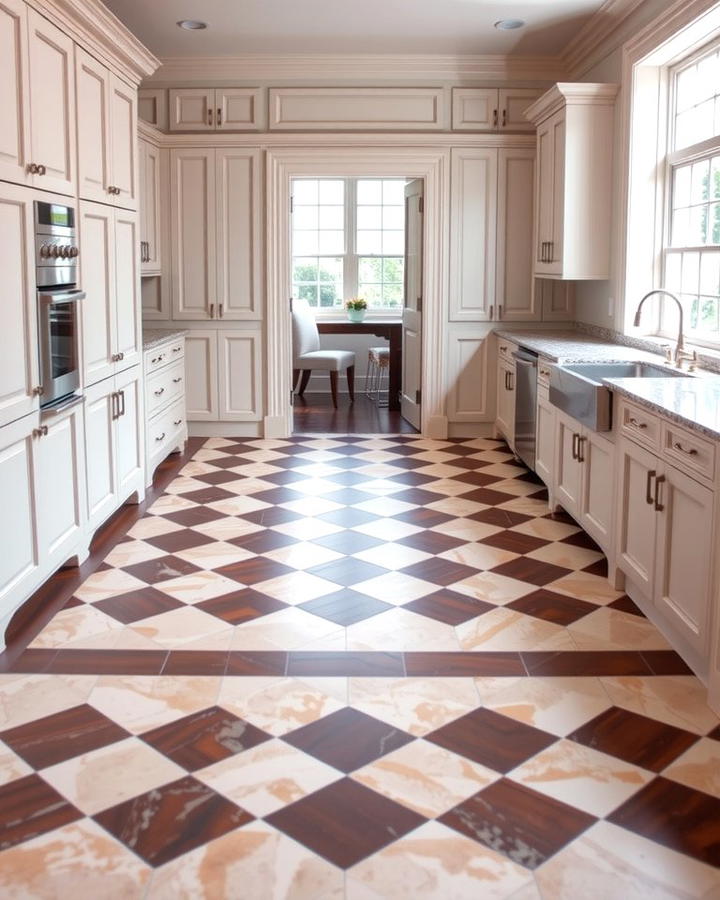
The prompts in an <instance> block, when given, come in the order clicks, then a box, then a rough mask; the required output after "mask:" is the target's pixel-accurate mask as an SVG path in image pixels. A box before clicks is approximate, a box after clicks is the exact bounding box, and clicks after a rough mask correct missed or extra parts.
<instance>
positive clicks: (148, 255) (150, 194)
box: [139, 141, 162, 275]
mask: <svg viewBox="0 0 720 900" xmlns="http://www.w3.org/2000/svg"><path fill="white" fill-rule="evenodd" d="M139 158H140V197H139V201H140V209H141V219H140V240H141V241H143V242H144V246H145V257H144V260H143V262H142V263H141V269H142V272H143V274H147V275H150V274H160V272H161V271H162V256H161V252H162V248H161V241H160V203H161V199H160V179H161V159H162V157H161V151H160V149H159V148H158V147H155V146H153V145H152V144H149V143H148V142H147V141H141V142H140V144H139Z"/></svg>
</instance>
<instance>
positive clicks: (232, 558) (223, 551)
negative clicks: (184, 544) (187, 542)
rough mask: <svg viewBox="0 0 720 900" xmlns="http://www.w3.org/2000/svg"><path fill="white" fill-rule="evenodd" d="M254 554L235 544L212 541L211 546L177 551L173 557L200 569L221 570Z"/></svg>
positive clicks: (203, 545)
mask: <svg viewBox="0 0 720 900" xmlns="http://www.w3.org/2000/svg"><path fill="white" fill-rule="evenodd" d="M253 555H254V554H252V553H250V552H249V551H248V550H243V549H242V547H236V546H235V544H228V543H227V542H226V541H213V542H212V544H202V545H201V546H200V547H189V548H188V549H187V550H178V551H177V552H176V553H175V556H178V557H180V559H184V560H185V561H186V562H189V563H192V564H193V565H194V566H198V567H199V568H201V569H206V570H209V569H221V568H222V567H223V566H229V565H232V564H233V563H237V562H241V561H242V560H244V559H251V558H252V556H253Z"/></svg>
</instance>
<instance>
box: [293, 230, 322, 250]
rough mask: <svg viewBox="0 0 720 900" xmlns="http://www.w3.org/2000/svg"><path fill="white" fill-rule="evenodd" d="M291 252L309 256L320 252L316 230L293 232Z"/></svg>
mask: <svg viewBox="0 0 720 900" xmlns="http://www.w3.org/2000/svg"><path fill="white" fill-rule="evenodd" d="M292 249H293V254H296V255H297V256H310V255H313V254H317V253H319V252H320V248H319V246H318V232H317V231H296V232H295V233H294V234H293V248H292Z"/></svg>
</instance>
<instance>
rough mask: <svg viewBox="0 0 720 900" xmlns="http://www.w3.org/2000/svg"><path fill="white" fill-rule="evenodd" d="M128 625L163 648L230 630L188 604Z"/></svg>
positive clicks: (183, 645) (217, 620)
mask: <svg viewBox="0 0 720 900" xmlns="http://www.w3.org/2000/svg"><path fill="white" fill-rule="evenodd" d="M130 627H131V628H132V630H133V631H136V632H137V633H138V634H140V635H142V636H143V637H146V638H149V639H150V640H151V641H154V642H155V643H156V644H160V646H161V647H164V648H165V649H166V650H182V649H184V648H185V646H186V645H187V644H190V643H193V642H196V641H199V640H201V639H202V638H208V637H213V636H215V635H217V634H219V633H220V632H221V631H227V630H228V629H230V630H232V629H231V626H229V625H228V624H227V622H223V620H222V619H218V618H216V617H215V616H211V615H209V614H208V613H206V612H203V611H202V610H200V609H195V608H194V607H192V606H184V607H180V608H179V609H171V610H170V612H165V613H160V615H157V616H150V617H149V618H147V619H140V621H138V622H134V623H133V624H132V625H131V626H130Z"/></svg>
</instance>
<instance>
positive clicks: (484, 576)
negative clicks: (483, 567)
mask: <svg viewBox="0 0 720 900" xmlns="http://www.w3.org/2000/svg"><path fill="white" fill-rule="evenodd" d="M451 588H452V590H454V591H458V592H459V593H461V594H466V595H467V596H468V597H474V598H475V599H476V600H484V601H485V602H486V603H493V604H494V605H495V606H504V605H505V604H506V603H512V601H513V600H517V599H518V597H524V596H525V595H526V594H530V593H532V591H533V590H534V589H535V588H534V585H532V584H528V582H527V581H519V580H518V579H517V578H508V577H507V575H499V574H498V573H497V572H478V574H477V575H471V576H470V577H469V578H463V580H462V581H456V582H455V583H454V584H452V585H451Z"/></svg>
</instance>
